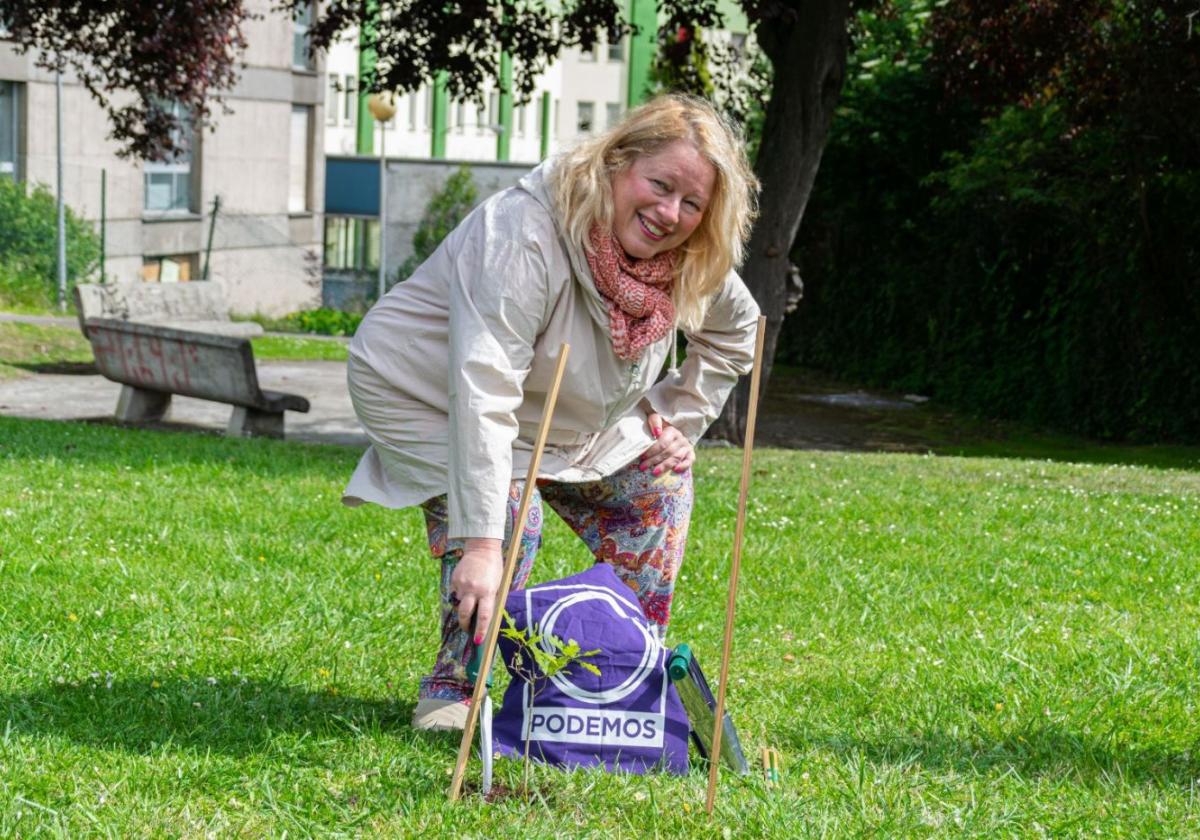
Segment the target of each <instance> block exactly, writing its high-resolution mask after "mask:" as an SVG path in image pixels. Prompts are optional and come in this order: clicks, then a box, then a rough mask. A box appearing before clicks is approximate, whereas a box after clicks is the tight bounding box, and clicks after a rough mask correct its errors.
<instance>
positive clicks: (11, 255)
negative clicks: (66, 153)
mask: <svg viewBox="0 0 1200 840" xmlns="http://www.w3.org/2000/svg"><path fill="white" fill-rule="evenodd" d="M57 231H58V219H57V208H56V207H55V198H54V196H53V195H52V194H51V193H50V190H49V189H47V188H46V187H45V186H44V185H42V184H38V185H36V186H34V187H32V188H31V189H29V188H27V185H26V184H24V183H21V182H14V181H10V180H8V179H7V178H0V305H5V306H20V307H29V308H40V307H48V306H50V305H51V304H52V303H53V302H54V301H55V300H56V298H57V294H58V293H57V285H58V262H57V259H58V250H57V248H58V243H57ZM66 232H67V284H68V287H70V286H73V285H74V284H75V283H77V282H79V281H81V280H85V279H87V277H88V276H89V275H90V274H91V273H92V272H93V271H95V270H96V267H97V265H98V264H99V260H100V239H99V237H98V236H97V235H96V233H95V231H93V230H92V226H91V223H90V222H88V221H86V220H84V219H81V218H80V217H79V216H77V215H76V214H75V213H74V212H72V211H71V209H70V208H69V207H68V208H67V210H66Z"/></svg>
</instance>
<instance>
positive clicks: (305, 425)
mask: <svg viewBox="0 0 1200 840" xmlns="http://www.w3.org/2000/svg"><path fill="white" fill-rule="evenodd" d="M258 382H259V385H260V386H261V387H263V388H266V389H268V390H272V391H287V392H288V393H292V394H299V395H300V396H302V397H306V398H307V399H308V401H309V402H310V403H311V404H312V408H311V410H310V411H309V412H308V413H307V414H300V413H298V412H295V411H289V412H287V413H286V415H285V420H284V430H285V434H286V437H287V439H288V440H302V441H308V442H311V443H335V444H342V445H346V446H356V447H364V448H365V447H366V445H367V438H366V436H365V435H364V434H363V433H362V430H361V429H360V428H359V425H358V419H357V418H356V417H355V416H354V408H353V406H351V404H350V395H349V393H348V392H347V391H346V364H345V362H259V363H258ZM120 392H121V386H120V385H118V384H117V383H115V382H110V381H109V380H107V379H105V378H104V377H103V376H99V375H98V374H83V375H64V374H58V373H37V374H34V375H32V376H28V377H24V378H21V379H14V380H9V381H6V382H0V414H7V415H10V416H16V417H38V418H43V419H48V420H87V419H110V418H111V417H112V416H113V411H114V410H115V409H116V407H117V396H118V395H119V394H120ZM231 411H232V407H231V406H229V405H227V404H225V403H216V402H209V401H208V400H196V399H191V398H189V397H180V396H175V397H173V398H172V399H171V410H170V412H169V413H168V415H167V418H166V419H167V421H168V422H169V423H178V424H184V425H187V426H199V427H202V428H207V429H224V428H225V426H226V424H227V423H228V422H229V415H230V412H231Z"/></svg>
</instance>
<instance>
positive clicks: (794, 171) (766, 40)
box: [708, 0, 849, 444]
mask: <svg viewBox="0 0 1200 840" xmlns="http://www.w3.org/2000/svg"><path fill="white" fill-rule="evenodd" d="M765 8H766V9H771V8H774V9H777V10H779V11H778V12H777V13H775V14H772V15H770V16H769V17H768V16H764V17H763V18H762V19H761V20H760V21H759V23H758V25H757V27H756V30H755V35H756V37H757V39H758V43H759V45H760V46H761V47H762V49H763V51H764V52H765V53H766V54H767V57H768V58H770V59H771V63H772V65H773V67H774V80H773V82H772V84H771V100H770V102H768V103H767V112H766V115H765V119H764V121H763V129H762V132H763V133H762V142H761V144H760V146H759V152H758V160H757V161H756V163H755V171H756V173H757V174H758V177H759V180H760V181H762V194H761V196H760V199H759V207H760V215H759V219H758V223H757V224H756V225H755V226H754V232H753V233H752V234H751V236H750V244H749V247H748V248H747V255H746V262H745V264H744V265H743V266H742V277H743V279H744V280H745V281H746V286H747V287H748V288H749V289H750V292H751V293H752V294H753V295H754V299H755V300H756V301H758V305H759V307H760V308H761V309H762V314H763V315H766V316H767V337H766V343H765V347H764V348H763V377H762V391H763V392H765V391H766V387H767V381H768V379H769V378H770V374H771V363H772V360H773V359H774V356H775V346H776V344H777V343H778V340H779V330H780V327H781V326H782V325H783V316H784V310H785V309H786V307H787V298H788V291H789V288H788V286H789V282H788V272H789V268H790V266H791V262H790V259H789V253H790V251H791V249H792V243H793V242H794V241H795V239H796V232H797V231H798V230H799V229H800V219H801V217H803V215H804V208H805V206H806V205H807V204H808V196H809V193H810V192H812V186H813V181H814V180H815V179H816V176H817V168H818V167H819V166H820V164H821V153H822V152H823V151H824V149H825V140H826V138H827V137H828V134H829V124H830V122H831V121H832V119H833V110H834V108H835V107H836V106H837V102H838V98H839V96H840V95H841V92H842V80H843V77H844V75H845V71H846V49H847V43H848V35H847V32H846V23H847V17H848V16H849V3H848V0H788V2H783V3H779V4H777V5H774V6H767V7H765ZM748 402H749V382H748V378H744V379H743V381H742V382H741V383H739V385H738V387H737V388H735V389H734V391H733V393H732V394H731V395H730V397H729V400H728V401H727V402H726V404H725V409H724V411H723V412H722V413H721V416H720V417H719V418H717V421H716V422H715V423H714V424H713V426H712V428H711V429H710V430H709V433H708V434H709V437H712V438H716V439H720V440H727V441H730V442H732V443H735V444H740V443H741V442H742V441H743V440H744V437H745V431H746V412H747V409H748V407H749V406H748Z"/></svg>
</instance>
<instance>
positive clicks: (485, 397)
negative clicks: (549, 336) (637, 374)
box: [446, 202, 549, 539]
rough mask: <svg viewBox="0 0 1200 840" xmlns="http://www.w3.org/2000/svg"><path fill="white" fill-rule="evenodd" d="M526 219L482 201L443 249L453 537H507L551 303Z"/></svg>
mask: <svg viewBox="0 0 1200 840" xmlns="http://www.w3.org/2000/svg"><path fill="white" fill-rule="evenodd" d="M523 215H524V214H523V213H521V212H519V208H513V207H512V206H506V205H505V203H504V202H488V203H485V204H484V205H483V206H481V207H480V208H479V209H477V210H476V211H475V212H474V213H473V214H472V215H471V216H469V217H468V218H467V219H466V220H464V222H463V224H462V226H461V227H460V228H459V229H458V230H456V231H455V232H454V234H452V236H451V237H450V238H449V239H447V242H446V245H447V247H448V254H447V257H448V258H449V260H450V283H449V289H450V301H449V311H450V360H449V361H450V365H449V385H448V395H449V422H450V429H449V460H448V467H449V487H448V497H449V498H448V514H449V523H448V524H449V533H448V536H450V537H495V538H498V539H503V538H504V527H505V523H506V520H507V516H508V493H509V487H510V485H511V482H512V444H513V441H514V440H515V439H516V437H517V420H516V410H517V408H518V407H519V406H520V405H521V402H522V399H523V383H524V381H525V377H526V376H527V375H528V373H529V369H530V365H531V363H532V360H533V347H534V341H535V339H536V337H537V336H538V334H539V333H540V332H541V330H542V329H543V323H544V320H545V317H546V309H547V301H548V298H549V294H548V285H549V284H548V276H547V271H546V265H545V262H544V260H543V258H542V253H541V249H540V247H539V246H538V244H537V241H536V239H535V237H534V236H532V235H531V234H530V233H529V230H528V228H526V226H525V225H524V224H522V218H521V217H522V216H523ZM534 227H536V225H535V226H534ZM523 228H525V229H524V230H523Z"/></svg>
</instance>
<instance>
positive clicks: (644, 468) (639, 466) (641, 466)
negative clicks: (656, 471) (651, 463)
mask: <svg viewBox="0 0 1200 840" xmlns="http://www.w3.org/2000/svg"><path fill="white" fill-rule="evenodd" d="M638 469H639V470H641V471H642V472H645V471H646V465H645V464H639V465H638Z"/></svg>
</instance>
